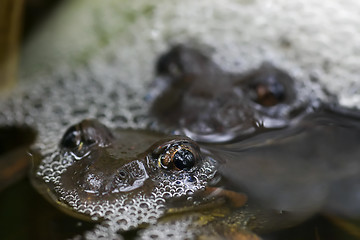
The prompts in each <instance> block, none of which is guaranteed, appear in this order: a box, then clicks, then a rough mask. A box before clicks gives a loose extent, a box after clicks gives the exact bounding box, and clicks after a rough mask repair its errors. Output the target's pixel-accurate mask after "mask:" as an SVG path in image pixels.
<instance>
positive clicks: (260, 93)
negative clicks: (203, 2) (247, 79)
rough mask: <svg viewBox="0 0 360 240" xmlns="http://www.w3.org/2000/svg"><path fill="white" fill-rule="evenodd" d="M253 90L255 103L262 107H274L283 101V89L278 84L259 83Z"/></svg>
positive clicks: (273, 82) (271, 82) (274, 82)
mask: <svg viewBox="0 0 360 240" xmlns="http://www.w3.org/2000/svg"><path fill="white" fill-rule="evenodd" d="M253 88H254V91H255V93H256V97H255V102H257V103H259V104H261V105H263V106H266V107H270V106H274V105H276V104H278V103H279V102H282V101H284V99H285V87H284V86H283V85H282V84H281V83H279V82H276V81H270V82H269V83H267V84H263V83H259V84H256V85H255V86H253Z"/></svg>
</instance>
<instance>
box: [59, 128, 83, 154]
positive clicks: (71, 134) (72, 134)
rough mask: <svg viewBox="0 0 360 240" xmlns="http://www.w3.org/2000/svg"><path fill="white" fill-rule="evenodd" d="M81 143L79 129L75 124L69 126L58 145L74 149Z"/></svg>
mask: <svg viewBox="0 0 360 240" xmlns="http://www.w3.org/2000/svg"><path fill="white" fill-rule="evenodd" d="M80 143H81V131H80V129H78V128H77V127H76V126H71V127H70V128H69V129H68V130H67V131H66V132H65V134H64V136H63V138H62V139H61V142H60V146H61V147H64V148H68V149H74V148H76V147H78V146H79V145H80Z"/></svg>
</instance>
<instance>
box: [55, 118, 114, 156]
mask: <svg viewBox="0 0 360 240" xmlns="http://www.w3.org/2000/svg"><path fill="white" fill-rule="evenodd" d="M112 138H113V136H112V134H111V132H110V130H109V129H108V128H107V127H106V126H104V125H103V124H101V123H99V122H98V121H96V120H91V119H86V120H83V121H81V122H80V123H78V124H76V125H73V126H71V127H70V128H69V129H68V130H67V131H66V132H65V134H64V136H63V138H62V139H61V141H60V147H62V148H66V149H71V150H73V149H77V150H81V149H83V148H85V147H89V146H92V145H94V144H97V145H99V146H105V145H107V144H108V143H109V142H110V141H111V139H112Z"/></svg>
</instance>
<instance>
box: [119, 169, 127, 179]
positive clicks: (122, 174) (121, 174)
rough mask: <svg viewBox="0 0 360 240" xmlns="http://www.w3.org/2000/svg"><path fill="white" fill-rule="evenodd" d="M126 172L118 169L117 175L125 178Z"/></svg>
mask: <svg viewBox="0 0 360 240" xmlns="http://www.w3.org/2000/svg"><path fill="white" fill-rule="evenodd" d="M126 175H127V174H126V172H125V171H124V170H119V171H118V176H119V177H120V178H125V177H126Z"/></svg>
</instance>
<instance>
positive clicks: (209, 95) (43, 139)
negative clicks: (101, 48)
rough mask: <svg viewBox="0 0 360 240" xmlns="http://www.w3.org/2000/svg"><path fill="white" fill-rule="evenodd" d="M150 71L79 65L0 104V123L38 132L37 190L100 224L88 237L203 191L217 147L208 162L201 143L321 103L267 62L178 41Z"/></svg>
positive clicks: (270, 125) (260, 128) (290, 117)
mask: <svg viewBox="0 0 360 240" xmlns="http://www.w3.org/2000/svg"><path fill="white" fill-rule="evenodd" d="M89 72H90V74H89ZM156 74H157V77H156V80H155V81H154V83H153V85H152V86H151V88H150V89H148V87H147V86H143V85H142V84H140V83H132V84H131V85H130V84H127V82H126V81H121V82H117V81H104V82H101V81H100V80H97V79H101V77H100V76H97V77H95V78H93V77H92V75H96V73H95V72H91V70H89V69H86V70H84V71H81V70H79V69H78V70H77V71H76V72H75V73H74V75H73V79H63V78H62V77H61V76H58V75H57V76H51V77H52V78H53V82H52V83H47V82H42V83H39V85H38V86H37V87H35V88H33V89H32V90H28V89H27V92H26V93H25V94H24V93H22V92H21V91H20V92H19V93H17V94H15V96H13V97H11V98H8V99H6V100H4V101H3V102H1V106H0V109H1V110H2V111H0V124H2V125H6V124H11V125H14V124H15V125H16V124H18V125H19V124H27V125H30V126H32V127H33V128H35V129H36V130H37V132H38V138H37V141H36V143H35V144H34V147H33V150H32V152H33V165H34V166H33V170H32V180H33V183H34V185H35V187H36V188H37V189H38V190H39V191H40V192H41V193H42V194H43V195H44V196H45V197H46V198H48V200H50V201H51V202H53V203H55V205H57V206H58V207H60V208H61V209H62V210H63V211H65V212H68V213H69V214H71V215H73V216H76V217H79V218H82V219H86V220H94V221H101V222H102V224H101V225H97V227H96V229H94V231H92V232H89V233H87V235H86V237H87V238H95V239H96V238H99V237H105V238H117V237H119V235H118V234H117V232H121V231H126V230H128V229H132V228H136V227H139V226H141V225H143V224H152V223H156V222H157V220H158V219H159V218H160V217H162V216H163V215H164V213H166V211H167V210H168V209H167V205H166V203H167V202H168V200H172V199H185V200H186V199H187V198H189V199H191V198H192V196H193V195H194V194H196V193H197V192H203V191H204V189H205V188H206V187H207V186H208V184H209V182H210V181H212V180H214V176H215V175H216V174H217V171H218V164H219V161H216V160H218V159H216V156H219V155H216V154H217V153H219V152H220V153H223V152H221V151H212V152H213V153H215V155H214V156H215V157H214V158H215V159H216V160H214V159H213V158H212V157H211V156H212V155H210V154H209V151H208V150H205V148H204V146H205V145H206V143H208V142H211V143H212V144H214V143H218V144H219V143H221V144H223V146H224V148H229V146H232V145H231V143H230V145H228V142H229V141H235V140H241V139H244V138H247V137H250V136H254V135H257V134H260V133H263V132H264V131H265V130H272V129H279V128H285V127H287V126H290V125H295V124H296V123H298V122H299V121H301V119H303V118H304V116H306V115H308V114H310V113H312V112H313V111H314V109H316V108H318V107H319V105H318V101H317V100H316V97H310V96H309V95H306V94H305V93H303V92H301V91H298V89H297V91H295V89H296V88H297V87H298V85H297V83H296V81H294V80H293V79H292V77H291V76H290V75H289V74H287V73H286V72H284V71H282V70H280V69H278V68H276V67H275V66H272V65H271V64H269V63H264V64H263V65H262V66H260V67H259V68H258V69H255V70H251V71H249V72H246V73H243V74H237V75H236V74H230V73H226V72H224V71H223V70H221V69H220V67H218V66H217V65H216V64H214V63H213V62H212V61H211V60H210V59H209V58H208V57H206V56H205V55H203V54H202V53H200V52H198V51H196V50H194V49H191V48H187V47H184V46H176V47H174V48H172V49H171V50H170V51H169V52H167V53H166V54H164V55H162V56H161V57H160V58H159V61H158V63H157V65H156ZM299 92H301V94H299ZM95 119H96V120H95ZM149 129H151V130H149ZM161 132H162V133H161ZM169 133H172V134H173V133H175V134H178V135H172V136H170V137H169ZM180 135H182V136H180ZM184 135H186V136H188V137H185V136H184ZM285 135H286V134H285ZM189 137H190V138H191V139H193V140H191V139H190V138H189ZM194 140H195V141H198V142H202V145H201V147H199V146H198V145H197V143H196V142H194ZM259 141H260V142H264V139H260V140H259ZM250 142H251V141H250ZM221 144H220V145H216V146H215V145H213V147H214V149H215V150H216V148H217V147H219V146H222V145H221ZM246 144H247V143H246V141H245V143H244V146H246ZM256 144H259V142H256ZM235 145H236V144H235ZM260 145H261V144H260ZM263 145H266V144H263ZM236 147H237V148H238V146H236ZM230 148H231V147H230ZM209 149H211V148H209ZM231 151H232V149H230V151H229V152H231ZM229 159H230V160H231V158H229ZM231 164H235V161H232V162H231ZM231 164H230V165H231ZM234 169H236V167H234ZM227 170H229V169H226V168H225V171H224V172H225V173H227V172H228V171H227ZM231 174H233V172H231V171H230V173H229V176H231ZM185 222H186V221H185ZM189 224H191V221H189V222H186V224H185V225H183V227H184V226H185V227H184V228H185V229H184V230H183V232H186V226H188V225H189ZM159 226H160V228H161V224H160V225H159ZM174 226H175V227H176V226H177V225H176V224H175V225H174ZM185 237H186V236H185V235H184V238H185Z"/></svg>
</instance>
